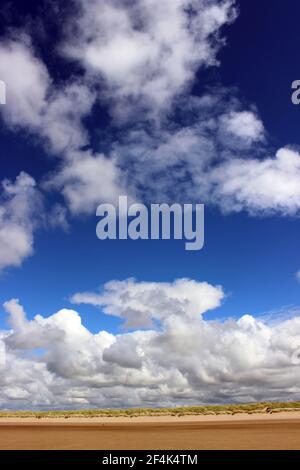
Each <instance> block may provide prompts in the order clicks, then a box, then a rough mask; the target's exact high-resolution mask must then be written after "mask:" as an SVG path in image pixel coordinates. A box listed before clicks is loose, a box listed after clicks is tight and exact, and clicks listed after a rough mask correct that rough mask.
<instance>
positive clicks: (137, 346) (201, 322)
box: [0, 280, 300, 409]
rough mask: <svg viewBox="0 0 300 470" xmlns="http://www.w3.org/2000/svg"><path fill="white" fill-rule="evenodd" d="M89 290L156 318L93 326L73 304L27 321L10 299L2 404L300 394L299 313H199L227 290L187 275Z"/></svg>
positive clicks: (130, 315)
mask: <svg viewBox="0 0 300 470" xmlns="http://www.w3.org/2000/svg"><path fill="white" fill-rule="evenodd" d="M92 295H93V294H89V297H88V295H87V294H84V296H86V297H85V298H82V299H80V298H79V299H77V300H78V301H80V300H84V301H85V302H86V303H91V304H93V305H100V304H101V305H103V307H102V308H103V309H104V310H105V311H106V313H107V314H109V315H115V316H120V317H122V318H124V319H125V320H126V321H128V319H129V320H130V322H131V325H129V326H131V328H132V327H133V324H134V323H135V324H136V325H139V322H140V319H143V320H145V318H146V319H149V318H152V319H153V320H159V322H158V323H157V322H154V323H153V324H152V325H150V324H149V325H148V326H147V327H146V325H145V323H144V329H143V330H140V329H139V327H138V326H137V327H135V329H132V331H130V332H123V333H119V334H114V335H113V334H111V333H108V332H106V331H101V330H100V331H99V332H96V333H91V332H90V331H89V330H88V329H87V328H86V327H85V326H84V325H83V324H82V322H81V318H80V315H79V313H78V312H77V311H75V310H69V309H62V310H60V311H59V312H57V313H55V314H53V315H51V316H49V317H48V318H45V317H43V316H41V315H37V316H35V317H34V318H33V319H32V320H28V319H27V317H26V314H25V312H24V309H23V308H22V306H21V305H20V303H19V301H18V300H15V299H13V300H10V301H8V302H6V303H5V305H4V308H5V310H6V312H7V313H8V315H9V322H10V327H11V329H10V330H8V331H2V332H0V367H1V374H0V404H1V406H2V407H8V408H20V407H21V408H23V409H24V408H78V407H79V408H81V407H93V406H98V407H114V406H116V407H118V406H164V405H165V406H169V405H182V404H185V405H188V404H201V403H213V402H218V403H222V402H241V401H242V402H245V401H251V400H254V401H259V400H289V399H293V398H294V399H295V398H296V397H297V396H298V395H299V392H300V388H299V373H300V369H299V367H300V363H299V361H298V360H296V359H295V358H296V355H297V354H298V351H299V348H300V318H299V317H297V316H295V317H293V318H290V319H288V320H284V319H283V320H280V321H278V322H276V323H271V324H269V323H267V322H264V321H262V320H258V319H255V318H253V317H252V316H251V315H244V316H242V317H240V318H239V319H238V320H233V319H231V320H230V319H229V320H226V321H222V322H221V321H218V320H214V321H208V320H205V317H203V315H201V313H202V314H204V313H205V312H206V311H208V310H209V309H211V308H216V307H218V305H219V304H220V301H221V299H222V298H223V296H224V294H223V291H222V289H221V288H220V287H215V286H212V285H209V284H207V283H199V282H196V281H192V280H178V281H174V282H173V283H158V282H156V283H154V282H151V283H147V282H140V283H138V282H134V281H133V280H127V281H123V282H116V281H112V282H110V283H108V284H106V285H105V286H104V288H103V291H102V292H100V293H96V294H94V298H93V297H92ZM100 295H102V298H100V297H99V296H100ZM114 296H115V298H114ZM104 299H105V300H104ZM121 299H122V300H123V302H124V306H123V305H121ZM134 317H135V318H136V321H134ZM137 328H138V329H137Z"/></svg>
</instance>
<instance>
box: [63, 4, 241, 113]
mask: <svg viewBox="0 0 300 470" xmlns="http://www.w3.org/2000/svg"><path fill="white" fill-rule="evenodd" d="M233 4H234V1H233V0H223V1H220V2H219V1H207V0H197V1H194V0H165V1H164V2H161V1H159V0H138V1H136V2H134V3H130V2H126V1H118V0H116V1H115V0H104V1H103V0H88V1H86V0H77V5H78V12H77V14H76V15H75V17H74V19H73V24H71V25H70V27H69V33H68V34H67V37H66V40H65V43H64V45H63V47H62V53H63V55H64V56H67V57H71V58H72V59H76V60H78V61H79V62H80V63H81V64H82V65H83V67H84V68H85V70H86V71H87V73H88V74H89V76H90V77H91V78H92V79H93V80H95V81H96V82H97V83H99V82H100V81H102V84H103V86H104V89H105V97H106V99H107V100H109V101H110V102H111V104H113V106H114V113H115V115H117V116H118V117H119V118H120V117H122V118H124V117H128V115H129V116H130V117H131V118H133V117H134V115H135V112H136V109H137V108H140V110H144V111H149V109H150V110H151V111H152V112H153V113H155V114H158V113H159V112H160V111H161V110H162V109H165V108H168V107H169V106H170V104H171V102H172V99H173V98H174V97H175V96H176V95H177V94H178V93H180V92H182V91H183V90H184V89H185V87H186V86H187V85H189V84H190V83H191V81H192V79H193V78H194V74H195V72H196V71H197V70H198V69H199V67H203V66H207V65H211V64H213V63H216V60H215V56H216V51H217V50H218V46H219V44H220V42H221V41H220V38H219V32H220V28H221V27H222V26H223V25H224V24H226V23H228V22H230V21H232V20H233V19H234V17H235V10H234V8H233ZM132 105H133V106H134V107H132Z"/></svg>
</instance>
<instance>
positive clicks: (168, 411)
mask: <svg viewBox="0 0 300 470" xmlns="http://www.w3.org/2000/svg"><path fill="white" fill-rule="evenodd" d="M283 411H285V412H288V411H300V402H288V403H275V402H263V403H246V404H238V405H237V404H236V405H210V406H188V407H177V408H129V409H92V410H65V411H63V410H55V411H7V410H6V411H5V410H3V411H0V418H37V419H42V418H65V419H67V418H105V417H129V418H133V417H138V416H188V415H226V414H227V415H234V414H238V413H244V414H255V413H280V412H283Z"/></svg>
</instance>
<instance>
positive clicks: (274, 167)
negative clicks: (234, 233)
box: [210, 148, 300, 215]
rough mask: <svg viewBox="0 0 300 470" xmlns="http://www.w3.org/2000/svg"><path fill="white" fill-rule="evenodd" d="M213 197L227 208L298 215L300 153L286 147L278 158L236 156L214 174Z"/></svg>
mask: <svg viewBox="0 0 300 470" xmlns="http://www.w3.org/2000/svg"><path fill="white" fill-rule="evenodd" d="M210 178H211V182H212V184H213V185H214V189H213V191H212V199H213V201H214V202H216V203H218V204H219V205H220V206H221V207H222V208H224V210H225V211H230V212H231V211H241V210H247V211H248V212H250V213H254V214H257V213H281V214H283V215H298V214H299V211H300V187H299V181H300V155H299V153H298V152H297V151H294V150H291V149H288V148H282V149H280V150H279V151H278V152H277V153H276V156H275V158H265V159H262V160H258V159H253V158H251V159H248V160H241V159H232V160H230V161H227V162H225V163H223V164H222V165H220V166H219V167H217V168H215V169H213V170H212V171H211V173H210Z"/></svg>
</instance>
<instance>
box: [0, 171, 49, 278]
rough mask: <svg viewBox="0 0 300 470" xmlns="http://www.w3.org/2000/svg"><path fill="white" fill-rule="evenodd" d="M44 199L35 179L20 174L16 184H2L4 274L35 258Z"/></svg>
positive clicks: (0, 231) (0, 251) (0, 230)
mask: <svg viewBox="0 0 300 470" xmlns="http://www.w3.org/2000/svg"><path fill="white" fill-rule="evenodd" d="M41 207H42V197H41V194H40V192H39V190H38V189H37V187H36V183H35V181H34V179H33V178H32V177H31V176H29V175H28V174H27V173H24V172H22V173H20V174H19V176H18V177H17V178H16V181H15V182H12V181H10V180H3V181H2V191H1V193H0V270H2V269H4V268H6V267H8V266H19V265H20V264H21V262H22V261H23V259H24V258H26V257H28V256H29V255H31V254H32V251H33V232H34V230H35V228H36V226H37V224H38V222H39V217H38V216H37V214H39V213H40V212H41Z"/></svg>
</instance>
